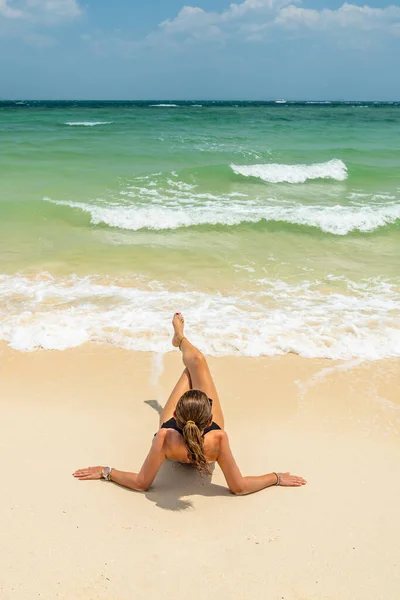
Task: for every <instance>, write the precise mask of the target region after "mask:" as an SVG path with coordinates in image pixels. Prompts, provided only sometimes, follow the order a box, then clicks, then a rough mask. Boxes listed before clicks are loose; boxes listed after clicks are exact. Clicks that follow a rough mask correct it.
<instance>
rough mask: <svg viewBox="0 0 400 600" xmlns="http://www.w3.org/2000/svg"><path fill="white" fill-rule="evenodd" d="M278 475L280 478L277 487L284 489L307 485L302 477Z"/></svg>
mask: <svg viewBox="0 0 400 600" xmlns="http://www.w3.org/2000/svg"><path fill="white" fill-rule="evenodd" d="M278 475H279V477H280V483H279V485H282V486H285V487H299V486H301V485H305V484H306V483H307V481H306V480H305V479H303V478H302V477H297V476H296V475H291V474H290V473H278Z"/></svg>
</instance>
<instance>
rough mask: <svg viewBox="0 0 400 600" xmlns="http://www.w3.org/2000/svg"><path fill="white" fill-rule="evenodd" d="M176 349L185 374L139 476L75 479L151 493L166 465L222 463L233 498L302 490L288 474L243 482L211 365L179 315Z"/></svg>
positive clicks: (97, 470)
mask: <svg viewBox="0 0 400 600" xmlns="http://www.w3.org/2000/svg"><path fill="white" fill-rule="evenodd" d="M172 325H173V327H174V337H173V339H172V344H173V346H175V347H176V348H179V349H180V350H181V351H182V358H183V363H184V365H185V367H186V368H185V370H184V371H183V373H182V375H181V377H180V379H179V381H178V383H177V384H176V386H175V388H174V389H173V391H172V394H171V396H170V397H169V399H168V401H167V403H166V405H165V407H164V409H163V411H162V413H161V417H160V429H159V431H158V433H157V434H156V435H155V436H154V440H153V444H152V447H151V450H150V452H149V454H148V455H147V458H146V460H145V461H144V463H143V466H142V468H141V470H140V471H139V473H127V472H124V471H118V470H117V469H113V468H111V467H101V466H99V467H88V468H87V469H79V470H78V471H75V473H73V475H74V477H76V478H77V479H81V480H86V479H101V478H104V479H107V480H109V481H114V482H115V483H118V484H120V485H123V486H125V487H127V488H130V489H132V490H138V491H145V490H147V489H148V488H149V487H150V486H151V484H152V483H153V480H154V478H155V476H156V474H157V472H158V470H159V468H160V467H161V465H162V464H163V462H164V461H165V459H169V460H174V461H178V462H181V463H191V464H193V465H194V466H195V467H196V468H197V469H198V470H199V471H202V472H208V463H211V462H218V464H219V466H220V467H221V469H222V471H223V473H224V475H225V478H226V482H227V484H228V487H229V489H230V491H231V492H232V493H233V494H240V495H243V494H251V493H253V492H258V491H259V490H262V489H264V488H266V487H270V486H273V485H283V486H294V487H298V486H301V485H304V484H305V483H306V481H305V480H304V479H303V478H302V477H296V476H294V475H290V473H268V474H267V475H259V476H257V477H243V476H242V474H241V472H240V470H239V467H238V466H237V464H236V461H235V459H234V457H233V454H232V451H231V448H230V446H229V439H228V435H227V433H226V431H224V416H223V414H222V409H221V405H220V401H219V398H218V394H217V390H216V388H215V384H214V381H213V379H212V377H211V373H210V370H209V368H208V365H207V361H206V359H205V358H204V356H203V354H202V353H201V352H200V350H197V348H195V347H194V346H193V345H192V344H191V343H190V342H189V340H188V339H187V338H186V337H185V336H184V335H183V329H184V319H183V316H182V315H181V313H176V314H175V315H174V318H173V320H172Z"/></svg>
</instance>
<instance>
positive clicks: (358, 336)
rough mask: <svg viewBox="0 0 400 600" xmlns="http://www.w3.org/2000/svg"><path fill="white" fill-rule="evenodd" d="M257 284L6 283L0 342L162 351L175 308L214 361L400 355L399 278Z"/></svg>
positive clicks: (2, 279) (44, 279)
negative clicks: (227, 287) (208, 287)
mask: <svg viewBox="0 0 400 600" xmlns="http://www.w3.org/2000/svg"><path fill="white" fill-rule="evenodd" d="M336 283H337V281H336ZM254 284H255V287H254V291H252V292H249V291H247V292H244V291H243V292H242V293H237V294H235V295H232V294H229V293H226V294H223V293H214V294H213V293H207V292H204V291H201V290H179V291H176V290H173V289H168V287H167V286H166V285H165V284H162V283H161V282H154V281H153V282H147V283H144V282H143V281H141V280H139V279H135V278H130V279H129V280H110V281H108V284H107V285H106V284H105V282H104V277H102V278H100V277H97V278H96V277H94V276H93V277H91V278H89V277H77V276H74V277H69V278H59V279H56V278H54V277H52V276H51V275H49V274H45V273H43V274H41V275H38V276H35V277H34V278H27V277H24V276H22V275H14V276H11V275H0V339H1V340H4V341H6V342H7V343H8V344H9V345H10V346H11V347H12V348H15V349H17V350H21V351H33V350H36V349H39V348H44V349H57V350H63V349H66V348H71V347H74V346H79V345H81V344H83V343H85V342H89V341H91V342H99V343H105V344H112V345H115V346H120V347H123V348H127V349H132V350H142V351H152V352H166V351H168V350H170V349H171V343H170V338H171V331H170V329H171V327H170V318H171V312H173V310H175V309H176V308H178V307H179V309H181V310H182V311H183V312H184V313H185V316H186V319H187V332H188V335H190V338H191V339H192V340H193V342H194V343H195V344H196V345H199V346H200V347H201V348H202V349H203V351H204V352H206V353H207V354H211V355H214V356H223V355H237V356H263V355H268V356H272V355H279V354H286V353H288V352H293V353H296V354H299V355H301V356H304V357H320V358H332V359H350V358H361V359H367V360H374V359H380V358H384V357H393V356H400V325H399V323H400V318H399V317H400V300H399V293H398V292H399V284H400V280H398V281H397V282H396V281H382V280H379V279H375V280H364V281H361V282H352V281H346V280H345V279H342V280H341V286H342V288H341V289H342V292H339V291H338V288H337V287H332V286H331V288H329V286H330V284H331V282H330V281H329V278H327V279H326V280H325V281H313V282H312V281H304V282H302V283H298V284H295V283H292V284H289V283H288V282H286V281H282V280H268V279H260V280H256V281H255V282H254ZM329 289H331V292H330V293H329V292H328V291H327V290H329ZM209 331H213V335H212V336H210V335H209Z"/></svg>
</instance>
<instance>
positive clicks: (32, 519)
mask: <svg viewBox="0 0 400 600" xmlns="http://www.w3.org/2000/svg"><path fill="white" fill-rule="evenodd" d="M163 363H164V364H163V366H164V372H163V374H162V375H161V377H160V378H159V379H158V378H157V372H158V371H159V369H160V360H159V358H158V357H154V356H151V355H148V354H141V353H128V352H125V351H122V350H117V349H113V348H107V347H96V346H85V347H83V348H80V349H76V350H69V351H66V352H60V353H57V352H37V353H33V354H20V353H16V352H13V351H11V350H9V349H7V348H5V347H4V346H2V347H1V356H0V402H1V419H0V445H1V456H2V482H1V488H0V489H1V494H0V528H1V536H0V599H1V600H32V599H34V598H42V599H46V600H54V599H55V598H63V599H68V600H81V599H82V600H95V599H96V600H97V599H99V600H100V599H101V600H132V599H135V600H140V599H141V598H146V600H153V599H156V598H159V597H170V598H173V599H174V600H184V599H185V600H186V599H187V598H190V599H191V600H203V599H207V598H209V597H213V598H215V597H220V598H224V599H225V598H227V599H230V598H232V599H235V600H242V599H243V600H244V599H246V600H248V599H258V598H260V599H267V600H282V598H283V599H285V600H322V599H324V600H396V599H397V598H399V597H400V510H399V497H400V476H399V472H400V471H399V464H400V439H399V432H400V406H399V404H396V402H398V401H399V393H398V390H399V384H400V369H399V367H400V362H399V361H396V360H393V361H383V362H380V363H369V364H364V365H361V366H358V367H354V368H349V366H348V365H344V364H341V363H332V362H331V361H322V360H319V361H312V360H305V359H300V358H298V357H294V356H288V357H282V358H275V359H239V358H229V359H218V360H213V361H211V367H212V371H213V373H214V376H215V379H216V383H217V387H218V389H219V391H220V395H221V399H222V402H223V407H224V410H225V417H226V429H227V431H228V433H229V435H230V439H231V444H232V447H233V450H234V453H235V455H236V458H237V460H238V462H239V465H240V466H241V468H242V471H243V473H244V474H260V473H265V472H271V471H272V470H278V471H283V470H289V471H291V472H293V473H295V474H297V475H302V476H304V477H305V478H306V479H307V480H308V482H309V483H308V485H307V486H305V487H303V488H292V489H290V488H271V489H267V490H264V491H262V492H259V493H258V494H254V495H252V496H246V497H235V496H232V495H231V494H230V493H229V492H228V491H227V489H226V487H225V481H224V478H223V476H222V474H221V472H220V470H219V468H218V467H216V468H215V471H214V474H213V477H212V483H210V482H207V481H206V480H204V479H202V478H201V477H200V476H199V475H197V473H196V472H195V471H193V469H191V468H190V467H184V466H181V465H176V464H170V463H169V464H166V465H165V466H164V467H163V468H162V471H161V473H160V474H159V476H158V477H157V479H156V481H155V484H154V487H153V488H152V489H151V490H150V491H149V492H147V493H137V492H132V491H129V490H125V489H123V488H120V487H118V486H116V485H114V484H112V483H107V482H103V481H94V482H80V481H77V480H75V479H74V478H73V477H72V476H71V473H72V471H73V470H74V469H76V468H78V467H84V466H88V465H91V464H110V465H112V466H115V467H118V468H121V469H127V470H137V469H138V468H139V467H140V466H141V462H142V460H143V458H144V457H145V455H146V453H147V451H148V448H149V445H150V442H151V438H152V435H153V433H154V432H155V431H156V430H157V419H158V414H157V413H156V411H155V410H154V408H153V407H152V405H153V406H154V405H155V403H154V402H150V404H149V403H146V401H155V400H157V401H160V402H162V401H165V399H166V397H167V395H168V393H169V391H170V389H171V388H172V386H173V384H174V380H175V379H177V377H178V375H179V373H180V371H181V365H180V360H179V354H178V353H171V354H169V355H167V356H166V357H165V359H164V361H163Z"/></svg>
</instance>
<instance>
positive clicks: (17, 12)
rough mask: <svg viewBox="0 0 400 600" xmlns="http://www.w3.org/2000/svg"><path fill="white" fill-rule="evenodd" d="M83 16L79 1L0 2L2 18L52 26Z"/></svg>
mask: <svg viewBox="0 0 400 600" xmlns="http://www.w3.org/2000/svg"><path fill="white" fill-rule="evenodd" d="M81 14H82V8H81V7H80V5H79V3H78V1H77V0H20V1H16V0H0V18H1V17H5V18H7V19H22V20H25V21H33V22H36V23H43V24H52V23H55V22H59V21H64V20H66V19H73V18H75V17H78V16H79V15H81Z"/></svg>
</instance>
